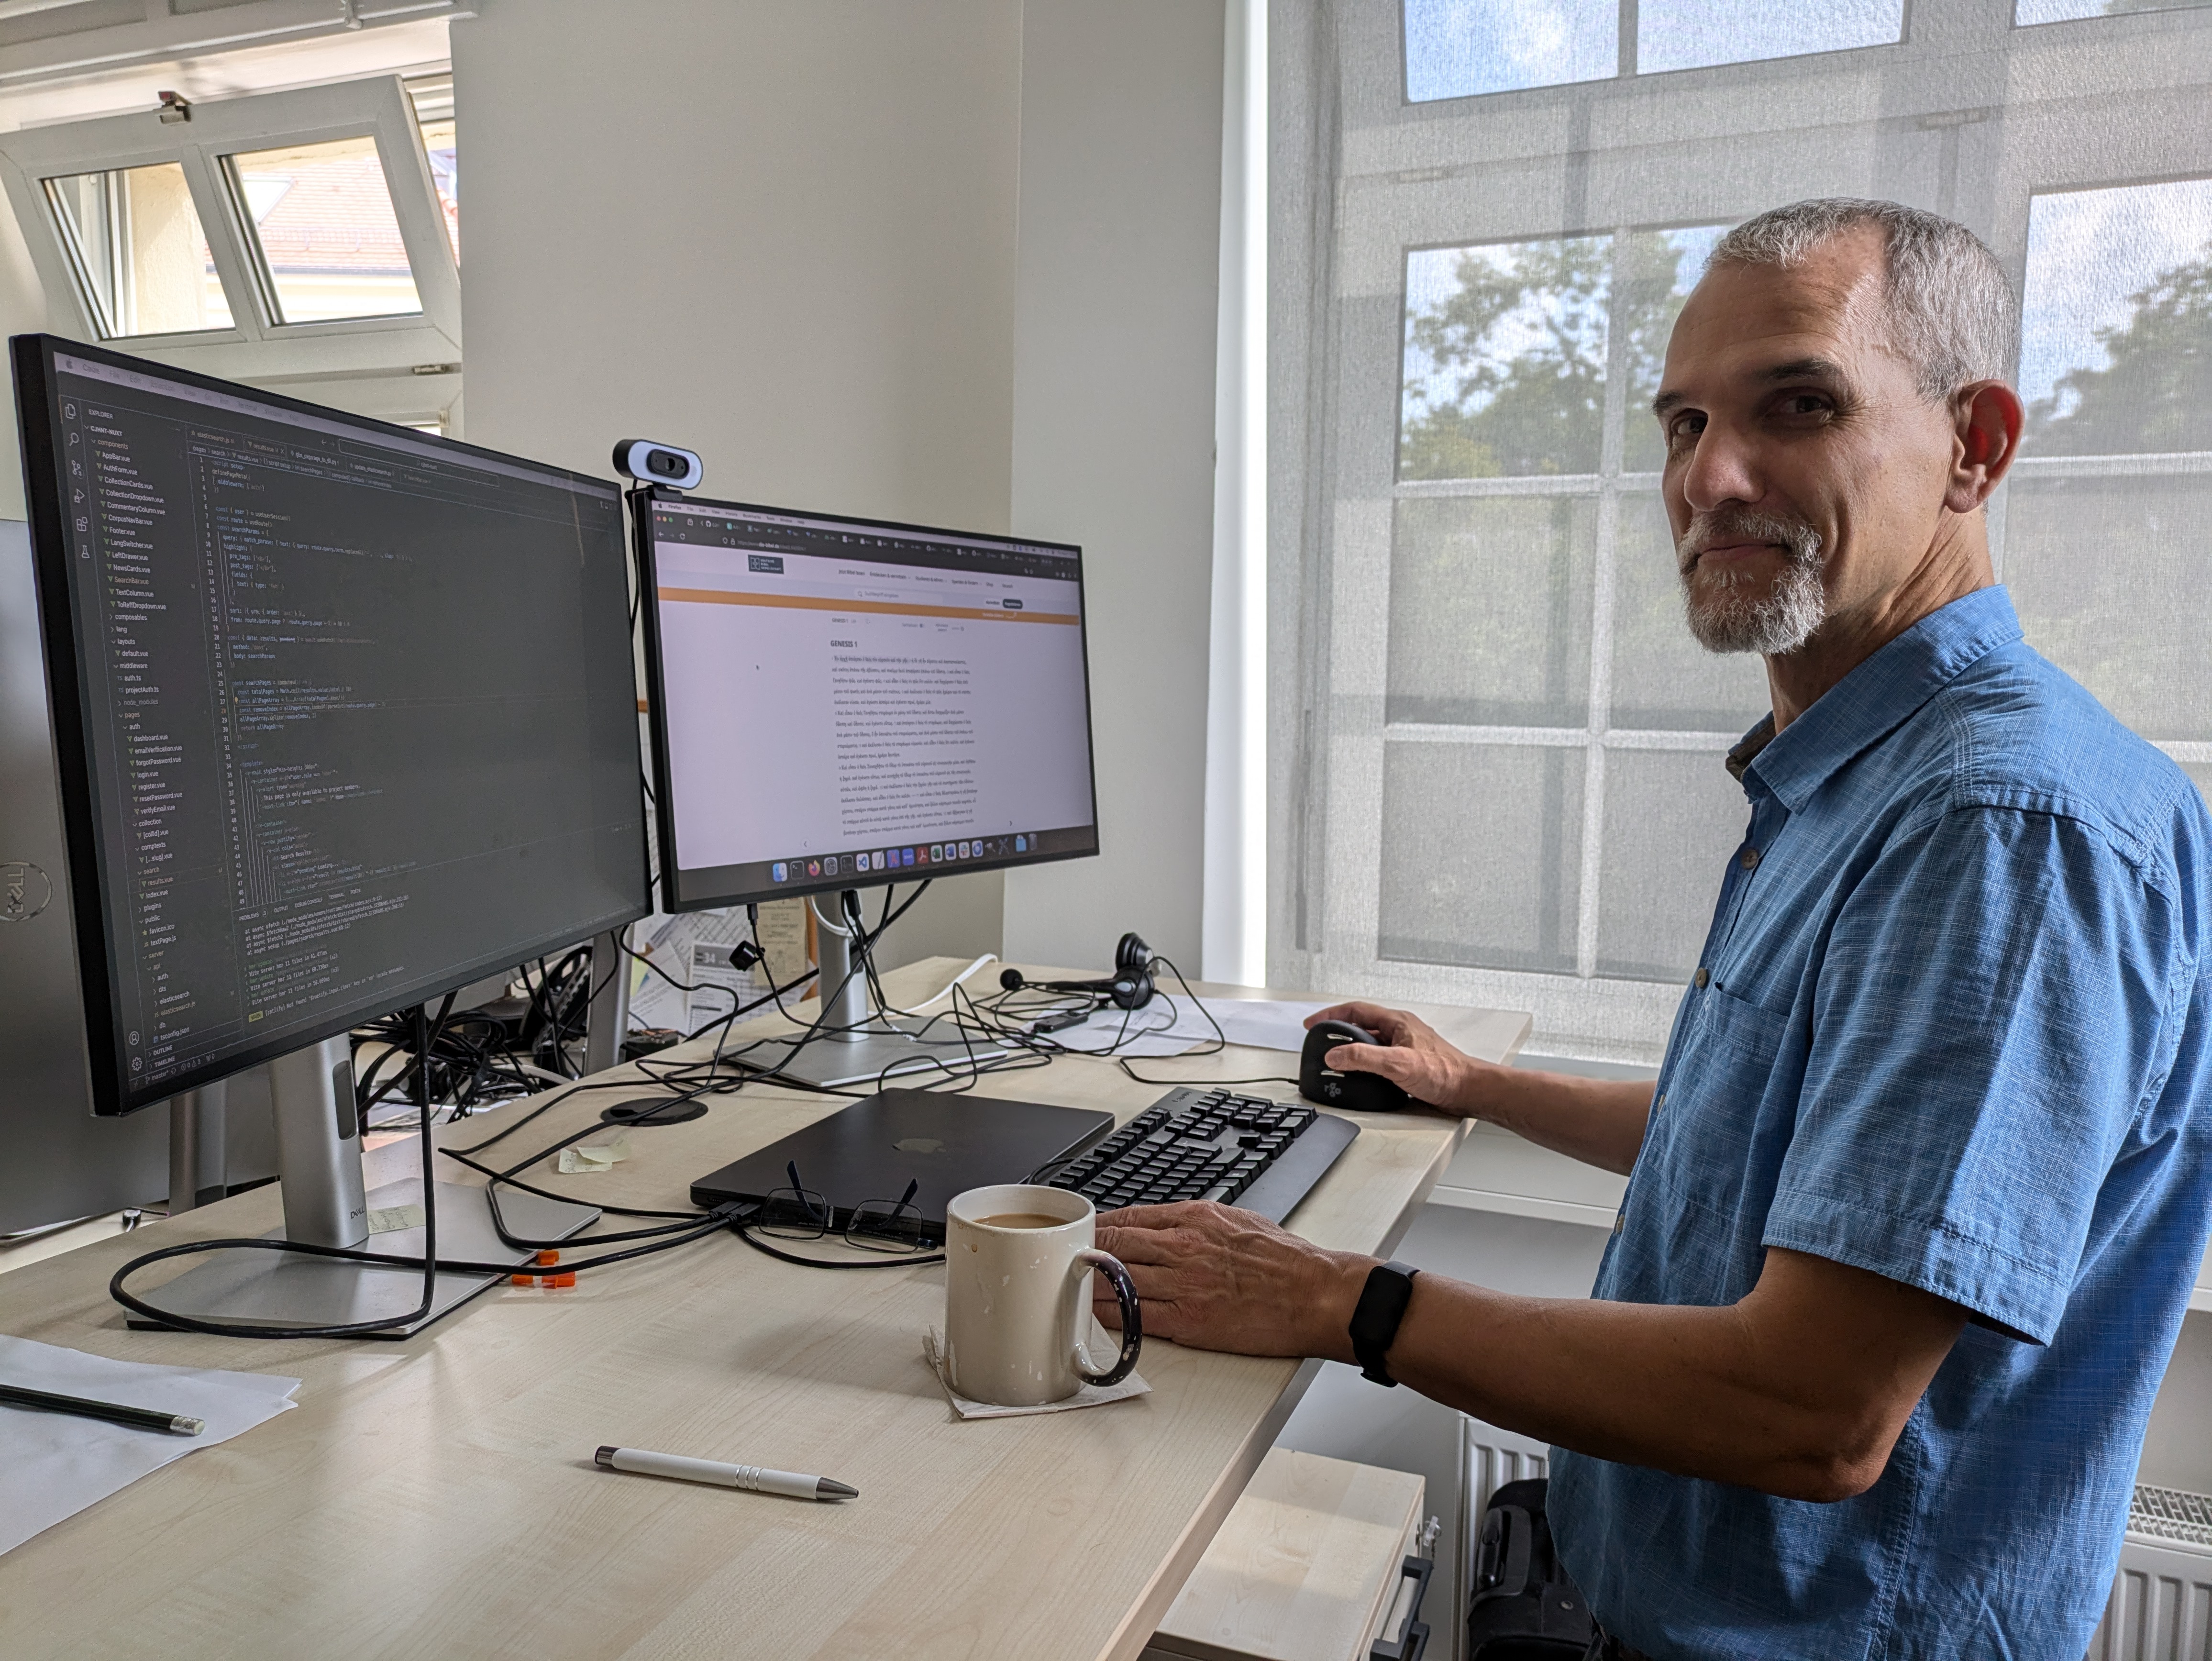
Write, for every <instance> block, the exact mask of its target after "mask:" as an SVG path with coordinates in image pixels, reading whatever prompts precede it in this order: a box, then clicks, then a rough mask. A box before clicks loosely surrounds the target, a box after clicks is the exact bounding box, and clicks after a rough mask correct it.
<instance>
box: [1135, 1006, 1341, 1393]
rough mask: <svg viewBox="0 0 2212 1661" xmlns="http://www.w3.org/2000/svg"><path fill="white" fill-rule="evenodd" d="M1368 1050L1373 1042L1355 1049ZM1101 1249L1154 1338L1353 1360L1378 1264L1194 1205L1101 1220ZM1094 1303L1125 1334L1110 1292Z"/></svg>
mask: <svg viewBox="0 0 2212 1661" xmlns="http://www.w3.org/2000/svg"><path fill="white" fill-rule="evenodd" d="M1353 1047H1354V1048H1357V1049H1365V1048H1367V1046H1365V1045H1364V1044H1363V1045H1355V1046H1353ZM1098 1249H1099V1250H1101V1251H1105V1252H1109V1253H1111V1254H1112V1255H1113V1256H1116V1257H1118V1258H1120V1259H1121V1262H1122V1263H1123V1264H1124V1265H1125V1266H1126V1267H1127V1269H1128V1271H1129V1278H1130V1279H1131V1280H1132V1281H1134V1282H1135V1283H1136V1287H1137V1296H1138V1297H1139V1299H1142V1300H1143V1302H1144V1306H1145V1335H1146V1337H1147V1338H1154V1337H1158V1338H1165V1339H1168V1340H1170V1342H1175V1343H1178V1344H1187V1345H1188V1346H1190V1347H1191V1348H1194V1349H1222V1350H1228V1351H1231V1352H1232V1353H1234V1354H1240V1355H1297V1356H1305V1355H1320V1356H1325V1357H1328V1359H1330V1360H1339V1361H1349V1360H1352V1338H1351V1323H1352V1309H1353V1307H1354V1306H1355V1305H1357V1304H1358V1301H1359V1293H1360V1288H1361V1287H1364V1286H1365V1285H1366V1283H1367V1275H1368V1271H1369V1270H1370V1269H1373V1268H1374V1267H1375V1265H1376V1262H1377V1261H1379V1260H1378V1259H1376V1258H1373V1257H1362V1256H1358V1255H1356V1254H1354V1253H1352V1252H1348V1251H1324V1250H1322V1249H1321V1248H1320V1247H1319V1246H1317V1245H1314V1244H1310V1243H1309V1242H1307V1241H1304V1240H1301V1239H1300V1238H1298V1237H1297V1235H1295V1234H1291V1233H1289V1232H1286V1231H1285V1230H1283V1229H1280V1228H1278V1227H1276V1226H1275V1225H1274V1224H1273V1223H1271V1222H1269V1221H1268V1220H1267V1219H1266V1218H1264V1217H1261V1216H1258V1215H1256V1214H1254V1213H1252V1212H1249V1211H1238V1210H1236V1209H1234V1208H1231V1207H1229V1206H1223V1205H1215V1204H1212V1203H1211V1202H1207V1201H1203V1200H1185V1201H1182V1202H1180V1203H1178V1204H1175V1205H1148V1206H1127V1207H1125V1208H1122V1209H1121V1210H1120V1211H1109V1212H1106V1213H1104V1214H1102V1215H1101V1216H1100V1217H1099V1219H1098ZM1091 1278H1092V1307H1093V1308H1094V1309H1095V1310H1096V1311H1097V1315H1098V1318H1099V1320H1100V1321H1101V1322H1102V1323H1103V1324H1105V1325H1106V1326H1109V1327H1115V1328H1118V1326H1119V1325H1120V1320H1121V1312H1120V1307H1119V1305H1116V1303H1115V1299H1114V1293H1113V1291H1112V1289H1111V1288H1110V1287H1108V1288H1106V1289H1105V1291H1104V1295H1103V1297H1101V1296H1100V1295H1099V1289H1100V1287H1101V1286H1102V1285H1103V1282H1102V1281H1100V1279H1099V1277H1097V1276H1096V1275H1094V1276H1092V1277H1091Z"/></svg>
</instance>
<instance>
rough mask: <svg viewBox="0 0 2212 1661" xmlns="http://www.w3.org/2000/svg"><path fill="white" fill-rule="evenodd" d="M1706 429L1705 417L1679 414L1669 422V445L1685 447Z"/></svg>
mask: <svg viewBox="0 0 2212 1661" xmlns="http://www.w3.org/2000/svg"><path fill="white" fill-rule="evenodd" d="M1703 431H1705V417H1703V416H1677V417H1675V418H1674V420H1672V421H1670V422H1668V423H1667V446H1668V448H1669V449H1674V450H1680V449H1683V448H1685V447H1687V446H1688V445H1690V444H1691V443H1692V442H1693V441H1695V440H1696V438H1697V436H1698V435H1699V433H1702V432H1703Z"/></svg>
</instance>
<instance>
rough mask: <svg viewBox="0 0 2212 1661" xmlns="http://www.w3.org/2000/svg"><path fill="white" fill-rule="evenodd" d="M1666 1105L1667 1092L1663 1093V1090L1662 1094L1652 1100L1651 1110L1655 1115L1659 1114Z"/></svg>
mask: <svg viewBox="0 0 2212 1661" xmlns="http://www.w3.org/2000/svg"><path fill="white" fill-rule="evenodd" d="M1666 1105H1667V1092H1665V1091H1663V1090H1662V1091H1661V1092H1659V1093H1658V1094H1657V1095H1656V1096H1655V1097H1653V1098H1652V1099H1651V1110H1652V1111H1653V1112H1654V1113H1656V1112H1657V1111H1658V1110H1660V1109H1661V1108H1662V1107H1664V1106H1666Z"/></svg>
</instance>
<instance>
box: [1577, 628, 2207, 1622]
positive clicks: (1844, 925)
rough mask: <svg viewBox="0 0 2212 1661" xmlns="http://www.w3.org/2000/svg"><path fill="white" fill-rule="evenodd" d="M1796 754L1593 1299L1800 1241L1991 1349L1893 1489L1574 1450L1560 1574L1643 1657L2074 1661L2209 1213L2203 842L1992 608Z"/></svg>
mask: <svg viewBox="0 0 2212 1661" xmlns="http://www.w3.org/2000/svg"><path fill="white" fill-rule="evenodd" d="M1770 732H1771V724H1762V726H1761V727H1759V728H1756V729H1754V730H1753V733H1751V734H1750V735H1749V736H1748V737H1747V739H1746V740H1745V742H1744V744H1743V745H1741V747H1740V748H1739V749H1738V751H1736V754H1735V757H1733V758H1732V765H1734V766H1735V767H1736V768H1737V769H1738V770H1740V772H1741V778H1742V781H1743V785H1744V789H1745V792H1746V794H1747V795H1748V796H1749V797H1750V800H1751V808H1752V815H1751V828H1750V831H1749V832H1748V834H1747V836H1746V837H1745V840H1744V843H1743V845H1742V847H1741V849H1738V850H1737V851H1736V852H1735V854H1734V855H1731V856H1730V859H1729V865H1728V867H1727V875H1726V878H1725V879H1724V882H1723V886H1722V890H1721V897H1720V901H1719V904H1718V905H1717V908H1716V909H1715V911H1714V915H1713V924H1712V930H1711V934H1709V935H1708V936H1707V937H1706V940H1705V951H1704V953H1703V956H1702V957H1701V958H1700V960H1699V962H1700V967H1699V970H1698V973H1697V975H1696V976H1695V977H1693V979H1692V983H1691V986H1690V988H1689V989H1688V991H1687V992H1686V994H1685V995H1684V997H1683V1000H1682V1005H1681V1008H1680V1013H1678V1014H1677V1015H1676V1017H1675V1020H1674V1033H1673V1036H1672V1037H1671V1038H1670V1039H1669V1041H1668V1050H1667V1058H1666V1062H1665V1064H1664V1065H1663V1067H1662V1069H1661V1071H1660V1074H1659V1079H1658V1083H1657V1086H1656V1092H1657V1093H1656V1097H1655V1099H1654V1103H1653V1109H1652V1114H1651V1120H1650V1129H1648V1130H1647V1132H1646V1133H1645V1135H1644V1146H1643V1148H1642V1150H1641V1152H1640V1153H1638V1157H1637V1161H1636V1168H1635V1171H1634V1172H1633V1174H1632V1176H1631V1177H1630V1179H1629V1183H1628V1192H1627V1196H1626V1200H1625V1201H1624V1202H1623V1205H1622V1208H1621V1217H1620V1222H1619V1223H1618V1224H1617V1225H1616V1227H1615V1231H1614V1237H1613V1240H1612V1241H1611V1242H1610V1244H1608V1246H1607V1250H1606V1255H1605V1258H1604V1262H1603V1263H1602V1265H1601V1268H1600V1269H1599V1272H1598V1279H1597V1286H1596V1288H1595V1295H1596V1296H1597V1297H1599V1298H1602V1299H1618V1300H1622V1301H1626V1302H1632V1303H1646V1304H1677V1305H1727V1304H1732V1303H1734V1302H1735V1301H1736V1300H1737V1299H1741V1297H1743V1295H1744V1294H1745V1293H1747V1292H1749V1291H1750V1290H1751V1288H1752V1286H1753V1283H1754V1282H1755V1281H1757V1280H1758V1278H1759V1270H1760V1269H1761V1266H1762V1263H1763V1260H1764V1254H1765V1248H1767V1247H1769V1246H1778V1247H1786V1248H1788V1249H1789V1250H1793V1251H1802V1252H1809V1253H1812V1254H1814V1255H1815V1256H1821V1257H1826V1258H1829V1259H1832V1260H1833V1261H1835V1262H1843V1263H1850V1264H1854V1265H1857V1267H1859V1268H1862V1269H1871V1270H1873V1271H1874V1272H1875V1273H1877V1274H1880V1275H1887V1276H1888V1277H1890V1278H1891V1279H1893V1280H1895V1281H1903V1282H1905V1283H1906V1284H1908V1285H1911V1286H1916V1287H1923V1288H1925V1289H1926V1290H1928V1291H1929V1292H1932V1293H1936V1294H1937V1295H1939V1296H1941V1297H1943V1298H1947V1299H1951V1300H1952V1301H1954V1303H1957V1304H1959V1305H1961V1306H1962V1307H1963V1308H1965V1309H1966V1311H1968V1313H1969V1316H1970V1317H1971V1318H1970V1322H1969V1324H1968V1325H1967V1327H1966V1329H1965V1331H1964V1332H1963V1333H1962V1334H1961V1335H1960V1339H1959V1341H1958V1343H1957V1345H1956V1347H1955V1348H1954V1349H1953V1350H1952V1352H1951V1354H1950V1355H1949V1356H1948V1359H1947V1360H1945V1361H1944V1362H1943V1364H1942V1366H1941V1367H1940V1368H1939V1369H1938V1370H1937V1372H1936V1378H1935V1380H1934V1382H1933V1383H1932V1384H1930V1385H1929V1389H1928V1392H1927V1394H1926V1396H1924V1397H1923V1399H1922V1400H1921V1402H1920V1403H1919V1405H1918V1406H1917V1408H1916V1409H1914V1410H1913V1413H1912V1415H1911V1419H1910V1420H1909V1421H1907V1423H1906V1425H1905V1430H1904V1433H1903V1434H1902V1435H1901V1436H1900V1437H1899V1439H1898V1442H1897V1446H1896V1450H1895V1451H1894V1452H1893V1454H1892V1455H1891V1457H1890V1461H1889V1464H1888V1467H1887V1469H1886V1470H1885V1471H1884V1472H1883V1474H1882V1475H1881V1479H1880V1480H1879V1481H1878V1482H1875V1485H1874V1487H1873V1488H1870V1489H1869V1490H1868V1491H1867V1492H1866V1493H1865V1494H1861V1495H1860V1496H1858V1497H1857V1498H1856V1499H1853V1500H1844V1501H1843V1502H1841V1503H1839V1504H1834V1505H1819V1504H1814V1503H1812V1502H1809V1501H1804V1500H1779V1499H1776V1498H1773V1497H1772V1496H1771V1495H1768V1494H1760V1493H1758V1492H1756V1491H1754V1490H1753V1489H1750V1488H1735V1487H1731V1486H1729V1485H1727V1484H1724V1483H1720V1482H1702V1481H1699V1480H1695V1479H1692V1478H1688V1477H1680V1476H1671V1475H1666V1474H1665V1473H1663V1472H1661V1471H1656V1470H1651V1469H1644V1468H1641V1467H1638V1466H1632V1465H1625V1464H1617V1463H1612V1462H1609V1461H1607V1460H1602V1459H1596V1458H1591V1457H1585V1456H1583V1455H1578V1454H1574V1453H1570V1452H1566V1451H1556V1452H1555V1454H1554V1463H1553V1482H1552V1495H1551V1500H1550V1511H1551V1516H1552V1521H1553V1528H1554V1530H1556V1531H1557V1534H1558V1537H1559V1544H1560V1548H1561V1552H1562V1555H1563V1557H1564V1558H1565V1562H1566V1565H1567V1567H1568V1568H1569V1569H1570V1571H1571V1573H1573V1574H1574V1576H1575V1578H1576V1579H1577V1581H1579V1582H1580V1583H1581V1585H1582V1587H1583V1591H1585V1592H1586V1593H1587V1594H1588V1596H1589V1599H1590V1603H1591V1607H1592V1608H1593V1609H1595V1610H1596V1611H1597V1613H1598V1615H1599V1616H1600V1618H1601V1619H1602V1620H1603V1621H1605V1623H1606V1625H1607V1628H1609V1629H1610V1630H1612V1631H1613V1633H1614V1634H1616V1635H1617V1636H1618V1637H1620V1639H1621V1640H1623V1641H1624V1642H1626V1643H1628V1644H1631V1645H1633V1646H1636V1647H1638V1648H1640V1649H1643V1650H1646V1651H1648V1652H1650V1654H1652V1655H1653V1656H1655V1657H1661V1658H1664V1657H1682V1656H1696V1657H1700V1658H1704V1657H1719V1656H1729V1657H1746V1658H1753V1657H1756V1658H1759V1661H1772V1658H1777V1657H1794V1656H1803V1657H1819V1658H1822V1661H1832V1658H1842V1657H1883V1658H1892V1661H1894V1658H1903V1657H1915V1658H1921V1657H1925V1658H1937V1657H1941V1658H1944V1661H1958V1658H1975V1657H2000V1656H2002V1657H2008V1658H2024V1657H2048V1658H2051V1661H2080V1657H2081V1654H2082V1652H2083V1650H2084V1649H2085V1647H2086V1646H2087V1642H2088V1640H2089V1637H2090V1634H2091V1633H2092V1631H2093V1629H2094V1628H2095V1626H2096V1622H2097V1620H2098V1618H2099V1615H2100V1613H2101V1612H2102V1610H2103V1608H2104V1604H2105V1601H2106V1597H2107V1595H2108V1593H2109V1591H2110V1588H2111V1585H2112V1574H2113V1571H2114V1568H2115V1567H2116V1564H2117V1561H2118V1552H2119V1547H2120V1537H2121V1534H2122V1531H2123V1530H2124V1527H2125V1525H2126V1520H2127V1512H2128V1501H2129V1497H2130V1489H2131V1487H2132V1485H2133V1482H2134V1480H2135V1469H2136V1458H2137V1456H2138V1454H2139V1452H2140V1451H2141V1447H2142V1433H2143V1427H2144V1425H2145V1422H2146V1421H2147V1420H2148V1416H2149V1413H2150V1407H2151V1400H2152V1397H2153V1396H2154V1394H2155V1392H2156V1390H2157V1388H2158V1383H2159V1379H2160V1376H2161V1375H2162V1374H2163V1372H2165V1369H2166V1360H2167V1358H2168V1356H2169V1354H2171V1352H2172V1347H2173V1342H2174V1338H2175V1335H2176V1334H2177V1332H2178V1331H2179V1327H2180V1323H2181V1317H2182V1314H2183V1312H2184V1311H2185V1309H2186V1307H2187V1303H2188V1298H2189V1292H2190V1287H2191V1282H2192V1281H2193V1280H2194V1278H2195V1273H2196V1270H2197V1264H2198V1262H2199V1261H2200V1260H2201V1259H2202V1258H2203V1254H2204V1246H2205V1237H2206V1232H2207V1229H2208V1225H2212V1111H2208V1110H2207V1106H2208V1104H2207V1098H2208V1094H2209V1093H2212V1046H2208V1043H2207V1034H2208V1031H2212V975H2206V974H2203V973H2200V970H2199V964H2200V962H2201V960H2202V958H2203V952H2204V951H2205V947H2206V929H2207V927H2208V922H2212V872H2208V869H2207V860H2208V855H2212V822H2208V819H2207V816H2206V812H2205V807H2204V803H2203V798H2202V797H2200V796H2199V794H2197V789H2196V788H2195V786H2194V785H2193V784H2191V782H2190V781H2189V779H2188V777H2187V776H2185V774H2183V773H2182V771H2181V770H2180V769H2179V768H2178V767H2176V766H2175V765H2174V764H2172V762H2171V761H2169V760H2167V759H2166V757H2164V756H2162V755H2160V753H2159V752H2158V751H2155V750H2154V749H2152V748H2151V747H2150V746H2149V745H2147V744H2144V743H2143V742H2142V741H2141V740H2140V739H2136V738H2135V737H2134V736H2132V735H2131V734H2130V733H2128V732H2127V731H2126V730H2125V729H2124V728H2123V727H2121V726H2120V725H2119V723H2118V721H2114V720H2113V719H2112V716H2111V715H2108V714H2107V713H2106V711H2105V709H2103V708H2102V707H2101V706H2100V705H2099V704H2098V703H2097V702H2096V701H2095V700H2094V699H2093V698H2092V697H2090V696H2089V695H2088V694H2087V692H2086V691H2083V690H2082V689H2081V687H2080V686H2079V685H2077V684H2075V683H2074V682H2073V681H2072V680H2070V679H2069V678H2067V677H2066V676H2065V675H2063V674H2062V673H2060V672H2058V671H2057V669H2055V668H2053V667H2052V666H2051V665H2050V664H2049V663H2047V662H2046V661H2045V660H2044V659H2043V658H2042V657H2040V656H2039V655H2038V654H2036V653H2035V652H2033V651H2032V650H2031V649H2029V648H2028V647H2027V645H2026V644H2024V643H2023V642H2022V641H2021V631H2020V624H2019V622H2018V620H2017V619H2016V618H2015V616H2014V613H2013V608H2012V603H2011V600H2010V599H2008V597H2007V595H2006V593H2005V592H2004V590H2003V589H2002V588H1986V589H1983V590H1981V591H1980V592H1978V593H1973V594H1970V595H1968V596H1966V598H1964V599H1959V600H1956V601H1954V602H1953V603H1952V604H1951V605H1947V606H1945V607H1944V608H1943V609H1942V610H1941V611H1937V612H1936V613H1935V614H1933V615H1932V616H1930V617H1928V618H1923V620H1922V621H1921V622H1920V623H1918V624H1916V625H1914V626H1913V627H1912V628H1911V629H1909V630H1906V631H1905V633H1904V634H1902V635H1900V636H1898V637H1897V638H1896V639H1895V640H1893V641H1892V642H1889V643H1888V644H1887V646H1885V647H1883V648H1881V650H1880V651H1878V652H1876V653H1875V654H1874V655H1873V656H1872V657H1870V658H1869V659H1868V660H1866V661H1865V662H1864V663H1863V664H1861V665H1860V666H1858V667H1857V668H1856V669H1854V670H1853V671H1852V672H1850V674H1849V675H1848V676H1846V677H1845V678H1844V680H1843V681H1842V682H1840V683H1839V684H1838V685H1836V686H1835V687H1833V688H1832V689H1831V690H1830V691H1828V692H1827V693H1826V695H1825V696H1823V697H1821V698H1820V700H1819V701H1818V702H1817V703H1814V705H1813V706H1812V708H1811V709H1808V710H1807V711H1806V712H1805V713H1804V714H1803V715H1802V716H1800V717H1799V718H1798V719H1797V720H1796V721H1793V722H1792V723H1791V724H1790V726H1789V727H1786V728H1785V729H1784V731H1783V732H1782V733H1780V734H1779V735H1778V736H1774V737H1772V738H1771V739H1767V737H1766V735H1767V734H1768V733H1770ZM1762 739H1765V742H1764V743H1763V745H1762V742H1761V741H1762ZM1747 756H1748V757H1749V759H1748V760H1746V759H1745V757H1747Z"/></svg>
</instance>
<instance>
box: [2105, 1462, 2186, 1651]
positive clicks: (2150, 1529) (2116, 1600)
mask: <svg viewBox="0 0 2212 1661" xmlns="http://www.w3.org/2000/svg"><path fill="white" fill-rule="evenodd" d="M2088 1661H2212V1496H2207V1495H2205V1494H2185V1493H2183V1492H2182V1491H2181V1490H2180V1489H2179V1488H2137V1489H2136V1498H2135V1504H2134V1505H2133V1506H2131V1507H2130V1509H2129V1512H2128V1533H2127V1539H2126V1541H2125V1542H2124V1543H2123V1544H2122V1545H2121V1547H2120V1572H2119V1573H2118V1576H2117V1577H2116V1578H2115V1579H2113V1581H2112V1602H2111V1603H2108V1604H2107V1605H2106V1608H2105V1618H2104V1620H2103V1621H2102V1622H2100V1624H2099V1626H2098V1628H2097V1635H2096V1636H2095V1637H2094V1638H2093V1639H2091V1640H2089V1655H2088Z"/></svg>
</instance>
